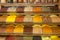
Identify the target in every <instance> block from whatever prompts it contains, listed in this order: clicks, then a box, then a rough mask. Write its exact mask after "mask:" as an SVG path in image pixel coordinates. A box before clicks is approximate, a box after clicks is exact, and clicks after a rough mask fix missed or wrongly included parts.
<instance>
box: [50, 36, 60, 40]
mask: <svg viewBox="0 0 60 40" xmlns="http://www.w3.org/2000/svg"><path fill="white" fill-rule="evenodd" d="M51 40H59V38H58V36H51Z"/></svg>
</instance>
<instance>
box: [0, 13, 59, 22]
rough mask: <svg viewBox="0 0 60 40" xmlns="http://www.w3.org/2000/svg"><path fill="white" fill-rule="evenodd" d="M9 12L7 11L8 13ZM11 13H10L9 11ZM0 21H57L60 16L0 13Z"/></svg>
mask: <svg viewBox="0 0 60 40" xmlns="http://www.w3.org/2000/svg"><path fill="white" fill-rule="evenodd" d="M8 14H9V13H8ZM10 14H12V13H10ZM0 22H6V23H14V22H31V23H48V22H51V23H58V22H60V17H59V16H57V15H50V16H41V15H33V16H32V15H25V16H24V15H19V16H17V15H8V16H7V15H2V16H0Z"/></svg>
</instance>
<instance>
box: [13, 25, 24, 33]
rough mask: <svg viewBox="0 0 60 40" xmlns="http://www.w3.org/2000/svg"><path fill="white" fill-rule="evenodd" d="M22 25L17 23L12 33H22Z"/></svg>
mask: <svg viewBox="0 0 60 40" xmlns="http://www.w3.org/2000/svg"><path fill="white" fill-rule="evenodd" d="M23 31H24V26H23V25H17V26H16V27H15V29H14V33H23Z"/></svg>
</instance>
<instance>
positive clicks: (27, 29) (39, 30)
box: [0, 24, 60, 35]
mask: <svg viewBox="0 0 60 40" xmlns="http://www.w3.org/2000/svg"><path fill="white" fill-rule="evenodd" d="M0 33H16V34H18V33H20V34H25V33H26V34H31V35H33V34H34V35H41V34H43V35H44V34H47V35H49V34H60V27H59V26H56V25H52V26H50V25H47V24H44V25H38V24H35V25H32V26H27V25H25V26H24V25H23V24H18V25H16V26H14V25H12V24H10V25H5V26H1V27H0Z"/></svg>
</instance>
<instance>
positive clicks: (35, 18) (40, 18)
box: [33, 15, 42, 23]
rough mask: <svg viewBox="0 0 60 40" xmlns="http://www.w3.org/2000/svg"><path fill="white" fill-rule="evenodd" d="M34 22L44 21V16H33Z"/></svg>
mask: <svg viewBox="0 0 60 40" xmlns="http://www.w3.org/2000/svg"><path fill="white" fill-rule="evenodd" d="M33 22H35V23H37V22H38V23H39V22H42V16H39V15H35V16H33Z"/></svg>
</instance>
